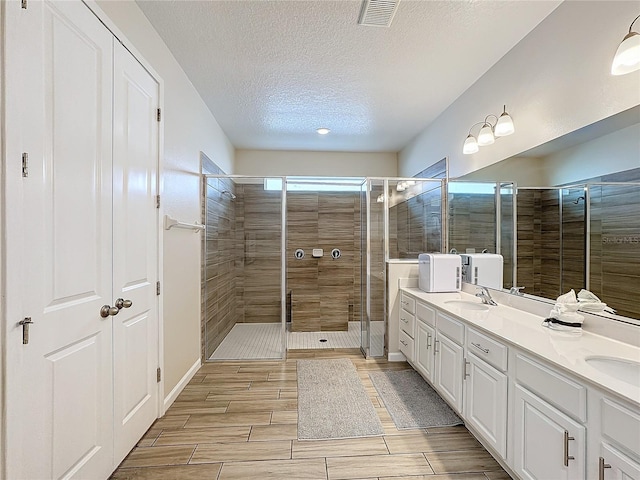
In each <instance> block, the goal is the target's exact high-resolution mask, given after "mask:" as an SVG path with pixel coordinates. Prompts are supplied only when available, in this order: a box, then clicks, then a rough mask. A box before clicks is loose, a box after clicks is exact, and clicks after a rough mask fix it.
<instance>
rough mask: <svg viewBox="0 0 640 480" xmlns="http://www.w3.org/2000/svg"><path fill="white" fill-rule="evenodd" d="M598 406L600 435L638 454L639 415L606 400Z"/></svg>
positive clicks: (639, 442) (639, 440) (639, 435)
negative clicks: (600, 410)
mask: <svg viewBox="0 0 640 480" xmlns="http://www.w3.org/2000/svg"><path fill="white" fill-rule="evenodd" d="M600 405H601V408H602V413H601V415H600V418H601V419H602V420H601V421H602V434H603V435H605V436H606V437H608V438H609V439H611V440H612V441H613V442H615V443H617V444H619V445H620V446H622V447H624V448H626V449H627V450H630V451H632V452H640V415H638V414H637V413H635V412H632V411H631V410H627V409H626V408H625V407H623V406H622V405H618V404H617V403H614V402H612V401H611V400H609V399H607V398H603V399H602V400H601V404H600Z"/></svg>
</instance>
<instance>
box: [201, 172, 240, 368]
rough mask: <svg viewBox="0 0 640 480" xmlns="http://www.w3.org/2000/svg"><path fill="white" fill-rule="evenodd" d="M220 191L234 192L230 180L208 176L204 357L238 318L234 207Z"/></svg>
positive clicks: (210, 352)
mask: <svg viewBox="0 0 640 480" xmlns="http://www.w3.org/2000/svg"><path fill="white" fill-rule="evenodd" d="M223 191H228V192H231V193H233V192H234V187H233V182H231V181H230V180H227V179H217V178H210V179H207V182H206V195H205V202H204V208H205V211H204V216H205V225H207V229H206V234H205V236H204V253H203V255H204V262H203V276H204V282H203V283H204V285H203V291H202V298H203V300H202V303H203V309H204V312H203V313H204V315H203V317H204V322H203V324H204V329H205V332H203V333H204V334H203V336H202V338H203V341H204V357H205V358H208V357H210V356H211V354H212V353H213V352H214V351H215V349H216V348H217V347H218V346H219V345H220V343H221V342H222V340H223V339H224V337H225V335H226V334H227V333H229V330H231V328H233V326H234V325H235V323H236V321H237V316H238V311H237V301H236V282H237V279H238V273H237V269H236V264H237V261H236V260H237V255H236V247H235V244H236V242H235V238H234V235H235V222H236V218H235V206H234V202H232V199H231V197H230V196H229V195H227V194H222V192H223Z"/></svg>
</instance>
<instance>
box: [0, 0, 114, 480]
mask: <svg viewBox="0 0 640 480" xmlns="http://www.w3.org/2000/svg"><path fill="white" fill-rule="evenodd" d="M3 7H4V10H5V12H4V14H5V15H6V18H5V21H6V22H7V23H6V25H8V26H9V25H10V28H8V29H7V37H6V41H7V49H6V51H7V52H9V51H11V55H10V56H8V57H7V62H8V63H7V68H6V70H5V73H6V74H7V77H8V79H7V88H9V89H10V90H8V91H10V92H11V94H10V95H8V96H7V97H6V98H7V100H8V101H7V109H6V114H7V118H8V121H7V126H10V128H11V130H8V133H7V143H8V147H7V148H8V152H9V158H12V159H20V157H21V152H27V153H28V155H29V162H28V175H26V176H25V178H20V179H19V180H20V181H18V178H12V179H11V182H10V183H11V184H12V190H11V194H10V195H11V196H10V198H11V199H10V200H9V204H10V205H11V206H12V209H13V208H14V207H15V208H19V209H20V210H19V211H18V212H19V215H20V218H19V219H18V220H17V221H15V220H14V221H13V222H12V223H11V225H10V227H9V228H8V229H7V236H8V238H7V245H9V246H10V248H11V249H12V250H11V253H10V255H9V256H10V257H11V258H16V255H17V258H19V259H20V260H19V261H20V263H21V265H20V266H19V267H18V268H17V269H16V268H15V267H10V269H9V270H8V271H9V275H10V276H11V279H10V280H9V282H8V283H11V284H12V285H18V284H19V285H20V287H19V288H20V290H21V297H22V298H21V301H22V305H23V306H24V309H23V310H22V312H23V314H22V316H21V317H22V318H24V316H29V317H31V320H32V321H33V325H31V329H30V332H29V333H30V335H29V339H28V343H26V344H25V345H23V343H22V342H23V329H22V327H19V326H17V325H15V322H16V321H17V320H20V319H21V318H20V317H19V318H17V319H16V318H15V317H13V320H12V322H13V323H12V326H11V328H10V329H9V333H8V335H7V339H6V341H7V358H8V363H9V365H10V367H11V368H9V369H8V371H7V376H6V384H7V388H6V392H7V397H6V398H7V410H8V411H9V412H11V414H10V415H8V416H7V423H6V432H7V433H6V434H7V438H9V439H10V441H9V442H8V443H7V444H6V450H7V452H6V456H7V467H6V469H7V473H6V478H12V479H42V478H106V477H108V476H109V474H110V473H111V471H112V466H113V396H112V391H113V378H112V356H113V352H112V321H113V317H112V316H109V315H107V316H106V317H103V316H101V313H100V312H101V307H102V306H103V305H113V296H112V245H111V238H112V227H111V225H112V224H111V218H112V210H111V209H112V192H111V185H112V181H111V168H112V165H111V161H112V160H111V159H112V150H111V149H112V141H111V131H112V117H111V110H112V108H111V92H112V36H111V34H110V33H109V31H108V30H107V29H106V28H104V26H103V25H102V23H100V21H99V20H98V19H97V18H96V17H95V15H94V14H93V13H92V12H91V11H90V10H89V9H88V8H87V7H86V6H85V5H84V4H83V3H81V2H29V5H28V8H27V9H22V8H21V7H20V3H19V2H6V5H3ZM15 52H19V55H18V56H16V55H14V53H15ZM16 184H19V188H21V189H22V192H21V196H22V199H20V198H19V197H18V195H20V194H17V192H16V190H15V188H18V185H16ZM18 212H14V213H12V215H16V214H17V213H18ZM14 218H15V217H14ZM16 240H17V241H16ZM18 244H20V247H17V245H18ZM13 301H18V300H17V299H12V302H13ZM25 340H26V338H25Z"/></svg>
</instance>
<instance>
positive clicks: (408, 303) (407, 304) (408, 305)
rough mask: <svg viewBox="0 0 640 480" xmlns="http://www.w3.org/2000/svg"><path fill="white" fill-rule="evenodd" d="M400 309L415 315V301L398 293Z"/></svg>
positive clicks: (402, 293) (404, 294)
mask: <svg viewBox="0 0 640 480" xmlns="http://www.w3.org/2000/svg"><path fill="white" fill-rule="evenodd" d="M400 307H401V308H404V309H405V310H406V311H407V312H409V313H416V301H415V300H414V299H413V298H411V297H410V296H409V295H407V294H406V293H404V292H401V293H400Z"/></svg>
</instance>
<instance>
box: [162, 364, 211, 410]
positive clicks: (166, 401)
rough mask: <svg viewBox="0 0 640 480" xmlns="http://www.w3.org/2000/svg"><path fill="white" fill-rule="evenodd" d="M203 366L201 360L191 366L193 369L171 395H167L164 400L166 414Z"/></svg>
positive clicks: (174, 388) (185, 375)
mask: <svg viewBox="0 0 640 480" xmlns="http://www.w3.org/2000/svg"><path fill="white" fill-rule="evenodd" d="M201 366H202V362H201V361H200V359H198V360H196V363H194V364H193V365H192V366H191V368H190V369H189V370H188V371H187V373H185V374H184V376H183V377H182V378H181V379H180V381H179V382H178V384H177V385H176V386H175V387H173V390H171V391H170V392H169V395H167V396H166V397H165V399H164V412H166V411H167V410H168V409H169V407H170V406H171V404H172V403H173V402H175V400H176V398H178V395H180V392H182V390H184V387H186V386H187V383H189V381H190V380H191V379H192V378H193V376H194V375H195V374H196V372H197V371H198V370H199V369H200V367H201ZM164 412H163V414H164Z"/></svg>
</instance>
